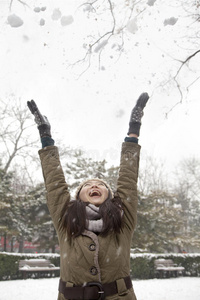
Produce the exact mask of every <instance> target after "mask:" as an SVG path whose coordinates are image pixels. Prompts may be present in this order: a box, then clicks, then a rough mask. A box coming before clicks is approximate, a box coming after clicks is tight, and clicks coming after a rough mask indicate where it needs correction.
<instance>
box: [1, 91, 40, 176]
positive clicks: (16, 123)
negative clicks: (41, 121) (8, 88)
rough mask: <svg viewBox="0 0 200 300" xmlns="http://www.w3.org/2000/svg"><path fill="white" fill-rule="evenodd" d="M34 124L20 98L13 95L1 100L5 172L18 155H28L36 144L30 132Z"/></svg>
mask: <svg viewBox="0 0 200 300" xmlns="http://www.w3.org/2000/svg"><path fill="white" fill-rule="evenodd" d="M32 126H33V122H32V120H31V115H30V113H29V111H28V110H27V108H26V107H25V106H23V105H22V103H21V101H20V100H16V99H14V98H13V97H11V98H10V99H8V100H7V101H3V100H0V144H1V153H0V155H1V159H2V163H3V170H4V172H5V174H6V173H7V171H8V169H10V167H11V164H12V162H13V161H14V160H15V159H16V158H17V157H18V158H19V157H21V158H23V157H24V156H27V157H28V155H29V154H28V153H29V151H30V148H31V147H33V146H34V145H35V143H36V141H34V140H33V138H32V136H31V134H30V133H29V130H30V127H32ZM28 129H29V130H28Z"/></svg>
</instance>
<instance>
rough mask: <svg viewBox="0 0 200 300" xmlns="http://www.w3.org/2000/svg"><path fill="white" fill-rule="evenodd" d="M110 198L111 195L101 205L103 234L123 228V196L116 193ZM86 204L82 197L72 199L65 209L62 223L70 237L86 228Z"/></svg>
mask: <svg viewBox="0 0 200 300" xmlns="http://www.w3.org/2000/svg"><path fill="white" fill-rule="evenodd" d="M109 194H110V193H109ZM110 198H111V197H110V195H109V197H108V199H107V200H105V201H104V202H103V203H102V204H101V205H100V206H99V214H100V215H101V217H102V219H103V230H102V232H101V233H100V234H101V235H103V236H106V235H107V234H108V233H109V232H110V231H113V232H115V233H120V230H121V228H122V215H123V211H122V201H121V198H120V197H119V195H118V194H116V193H115V195H114V197H113V198H112V199H110ZM86 205H88V203H87V202H83V201H81V200H80V199H78V200H72V201H70V202H69V203H68V204H66V206H65V208H64V209H63V212H62V217H61V224H60V225H61V228H62V229H66V231H67V234H68V237H69V238H72V237H77V236H79V235H81V233H82V232H83V231H84V230H85V228H86Z"/></svg>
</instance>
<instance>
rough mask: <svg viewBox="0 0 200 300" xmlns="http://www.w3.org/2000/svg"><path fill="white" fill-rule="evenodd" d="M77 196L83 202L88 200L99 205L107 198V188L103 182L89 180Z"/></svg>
mask: <svg viewBox="0 0 200 300" xmlns="http://www.w3.org/2000/svg"><path fill="white" fill-rule="evenodd" d="M79 198H80V199H81V201H83V202H89V203H91V204H94V205H96V206H99V205H100V204H102V203H103V202H104V201H105V200H106V199H107V198H108V188H107V187H106V185H105V184H104V183H103V182H100V181H96V180H89V181H87V182H86V183H85V184H84V185H83V187H82V189H81V190H80V192H79Z"/></svg>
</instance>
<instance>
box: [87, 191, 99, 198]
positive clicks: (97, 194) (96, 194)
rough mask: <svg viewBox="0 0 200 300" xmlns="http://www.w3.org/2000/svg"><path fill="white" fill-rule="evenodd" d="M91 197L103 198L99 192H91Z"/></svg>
mask: <svg viewBox="0 0 200 300" xmlns="http://www.w3.org/2000/svg"><path fill="white" fill-rule="evenodd" d="M89 196H90V197H100V196H101V193H100V192H99V191H96V190H95V191H91V192H90V193H89Z"/></svg>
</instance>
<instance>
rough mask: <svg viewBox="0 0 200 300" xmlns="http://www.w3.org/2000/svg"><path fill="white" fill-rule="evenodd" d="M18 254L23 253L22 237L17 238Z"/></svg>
mask: <svg viewBox="0 0 200 300" xmlns="http://www.w3.org/2000/svg"><path fill="white" fill-rule="evenodd" d="M19 253H24V237H23V235H22V236H20V237H19Z"/></svg>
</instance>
